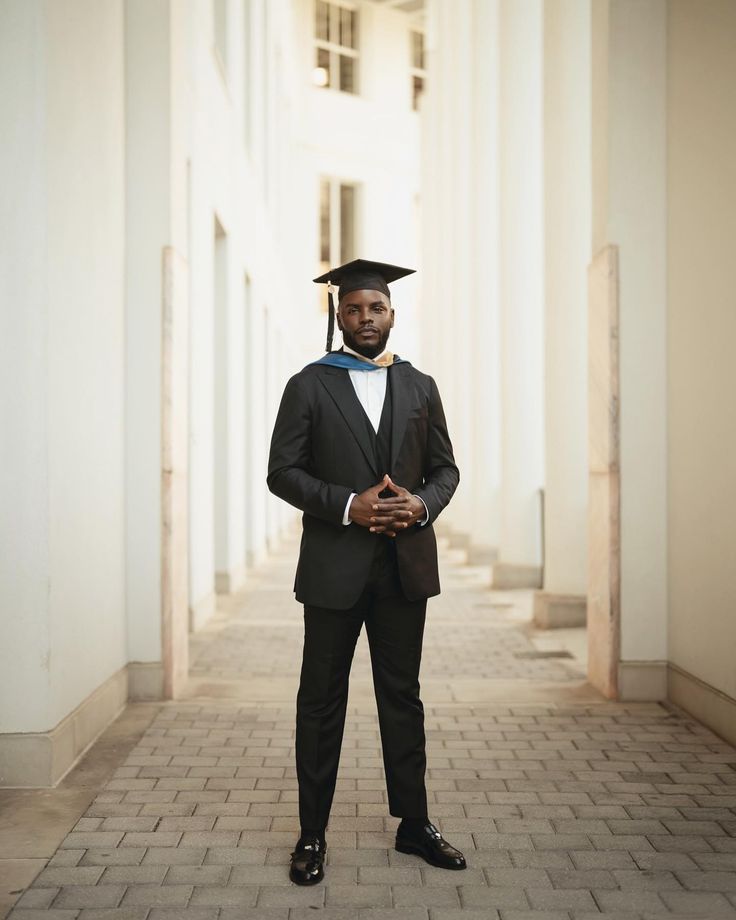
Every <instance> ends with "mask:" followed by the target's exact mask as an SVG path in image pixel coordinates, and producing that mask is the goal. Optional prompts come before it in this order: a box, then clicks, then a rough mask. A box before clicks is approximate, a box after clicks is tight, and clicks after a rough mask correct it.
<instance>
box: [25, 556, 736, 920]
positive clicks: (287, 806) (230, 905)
mask: <svg viewBox="0 0 736 920" xmlns="http://www.w3.org/2000/svg"><path fill="white" fill-rule="evenodd" d="M293 550H294V548H293V546H289V547H288V548H287V549H286V550H285V551H284V552H283V553H281V554H279V555H278V556H277V557H276V558H275V559H273V560H271V561H270V562H269V563H268V564H267V565H266V566H264V567H263V569H262V570H261V571H260V573H259V576H258V578H257V579H254V580H253V582H252V583H251V585H250V586H249V588H248V590H247V591H245V592H243V593H242V594H241V595H239V596H238V597H237V598H234V599H232V600H231V601H229V602H228V603H227V605H225V607H224V608H223V610H222V612H221V613H220V614H219V615H218V616H217V618H216V619H215V620H214V621H213V622H212V623H211V624H210V625H209V626H208V627H207V629H206V630H204V631H203V632H202V633H201V634H200V635H199V636H198V637H197V638H196V640H195V641H194V642H193V647H192V653H193V667H192V683H191V688H190V693H189V698H188V699H186V700H184V701H181V702H176V703H172V704H167V705H164V706H162V707H161V709H160V711H159V714H158V716H157V718H156V719H155V721H154V722H153V724H152V725H151V727H150V728H149V729H148V731H146V732H145V734H144V736H143V737H142V739H141V740H140V742H139V744H138V745H137V746H136V747H135V748H134V749H133V751H132V753H131V754H130V755H129V756H128V757H127V759H126V760H125V762H124V763H123V764H122V765H121V766H120V767H119V769H118V770H117V772H116V773H115V776H114V778H113V779H112V780H111V781H109V782H108V783H107V785H106V787H105V788H104V790H103V791H101V792H100V794H99V795H98V796H97V797H96V799H95V801H94V802H93V803H92V805H91V807H90V808H89V809H88V810H87V812H86V814H85V815H84V817H83V818H82V819H81V820H80V821H79V823H78V824H77V826H76V827H75V828H74V829H73V831H72V832H71V833H70V834H69V835H68V836H67V837H66V839H65V840H64V841H63V843H62V846H61V847H60V849H59V850H58V851H57V852H56V854H55V855H54V856H53V858H52V859H51V860H50V862H49V864H48V867H47V868H46V869H44V870H43V871H42V872H41V874H40V875H39V876H38V878H37V879H36V880H35V882H34V883H33V885H32V887H31V888H29V889H28V890H27V891H26V892H25V893H24V894H23V896H22V897H21V899H20V901H19V902H18V904H17V906H16V908H15V910H14V911H13V912H12V914H11V918H12V920H36V918H39V920H41V918H42V920H57V918H59V920H61V918H65V920H66V918H80V920H102V918H107V920H113V918H115V920H168V918H170V920H174V918H182V920H216V918H217V920H236V918H237V920H249V918H258V920H269V918H273V920H287V918H288V920H306V918H314V917H317V918H321V920H353V918H356V917H358V918H361V920H389V918H392V920H481V918H482V920H493V918H502V920H524V918H537V920H539V918H545V920H562V918H565V920H571V918H574V920H583V918H601V917H603V918H606V917H607V918H611V920H613V918H617V920H635V918H639V920H644V918H661V917H664V916H678V917H681V918H682V917H686V918H703V920H711V918H720V917H733V918H736V751H735V750H734V749H733V748H731V747H729V746H728V745H726V744H724V743H723V742H722V741H720V740H719V739H718V738H717V737H716V736H714V735H713V734H712V733H710V732H709V731H707V730H706V729H704V728H703V727H701V726H700V725H698V724H697V723H696V722H694V721H693V720H691V719H689V718H687V717H684V716H683V715H682V714H678V713H676V712H674V711H672V710H669V709H667V708H665V707H663V706H659V705H650V704H638V705H615V704H611V703H605V702H602V701H601V700H599V698H598V697H597V696H596V695H595V694H594V693H593V692H592V691H590V689H589V688H587V687H586V686H585V684H584V681H583V679H582V674H581V670H580V665H579V663H578V662H576V661H575V660H574V659H568V660H566V659H564V658H559V659H558V658H542V659H538V658H535V657H533V656H534V654H535V649H536V648H537V647H538V644H539V643H535V641H534V639H533V637H532V636H530V635H529V632H528V629H527V628H525V625H524V624H525V621H526V619H527V613H528V600H529V599H528V596H527V595H524V594H517V595H512V594H498V593H495V592H494V593H491V592H489V591H488V590H487V589H486V588H485V586H484V582H485V575H484V573H483V572H482V570H480V569H470V568H468V567H463V566H462V565H461V564H460V560H459V559H458V558H456V557H453V556H452V555H451V554H445V556H444V560H443V570H444V593H443V595H442V597H441V598H437V599H435V600H434V601H432V602H431V606H430V612H429V615H428V624H427V630H426V642H425V655H424V659H423V671H422V688H423V691H422V695H423V698H424V702H425V712H426V727H427V739H428V791H429V798H430V803H431V804H430V814H431V816H432V818H433V819H434V820H435V822H436V823H437V825H438V826H439V827H440V828H441V830H442V831H443V833H444V834H445V836H446V837H447V838H448V839H449V840H450V841H451V842H452V843H453V844H455V845H456V846H458V847H460V848H461V849H463V850H464V852H465V854H466V857H467V859H468V863H469V868H468V869H467V870H466V871H464V872H445V871H442V870H439V869H433V868H431V867H429V866H427V865H426V864H425V863H423V862H422V861H421V860H419V859H417V858H416V857H412V856H408V855H403V854H400V853H397V852H395V851H394V850H393V848H392V843H393V837H394V829H395V827H396V824H397V819H395V818H391V817H389V816H388V814H387V806H386V795H385V787H384V779H383V771H382V765H381V758H380V741H379V735H378V727H377V719H376V714H375V705H374V703H373V700H372V695H371V685H370V677H369V664H368V659H367V649H366V643H365V639H364V637H361V642H360V646H359V650H358V653H357V655H356V661H355V665H354V670H353V674H354V678H353V681H352V684H351V700H350V708H349V714H348V724H347V729H346V733H345V742H344V749H343V758H342V760H341V766H340V775H339V779H338V788H337V792H336V796H335V805H334V808H333V813H332V818H331V822H330V826H329V828H328V848H329V852H328V865H327V877H326V879H325V883H324V884H321V885H319V886H316V887H313V888H306V889H304V888H299V887H297V886H294V885H292V884H291V883H290V882H289V880H288V876H287V865H288V854H289V852H290V850H291V848H292V846H293V844H294V842H295V840H296V835H297V831H298V817H297V788H296V779H295V772H294V765H293V743H294V742H293V732H294V703H293V695H294V692H295V688H296V679H297V675H298V669H299V663H300V662H299V652H300V641H301V635H302V620H301V610H300V608H299V607H298V606H297V605H296V604H295V603H294V601H293V600H292V599H291V595H290V592H289V588H290V585H291V580H292V571H293Z"/></svg>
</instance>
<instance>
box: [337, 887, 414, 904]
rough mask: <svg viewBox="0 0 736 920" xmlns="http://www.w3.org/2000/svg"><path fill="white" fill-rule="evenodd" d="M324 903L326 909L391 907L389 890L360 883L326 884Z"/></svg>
mask: <svg viewBox="0 0 736 920" xmlns="http://www.w3.org/2000/svg"><path fill="white" fill-rule="evenodd" d="M420 890H421V889H420ZM325 903H326V905H327V907H351V908H361V907H391V888H389V886H388V885H372V884H362V883H361V884H355V885H339V884H338V885H335V884H328V885H326V886H325Z"/></svg>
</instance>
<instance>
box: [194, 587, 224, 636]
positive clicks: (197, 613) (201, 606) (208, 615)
mask: <svg viewBox="0 0 736 920" xmlns="http://www.w3.org/2000/svg"><path fill="white" fill-rule="evenodd" d="M216 609H217V594H215V592H214V591H211V592H210V593H209V594H206V595H205V596H204V597H200V599H199V600H198V601H196V603H194V604H192V606H191V607H190V608H189V629H190V631H191V632H197V631H198V630H200V629H202V627H203V626H206V625H207V623H208V622H209V621H210V620H211V619H212V617H213V616H214V615H215V610H216Z"/></svg>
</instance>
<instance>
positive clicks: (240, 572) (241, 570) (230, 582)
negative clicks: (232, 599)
mask: <svg viewBox="0 0 736 920" xmlns="http://www.w3.org/2000/svg"><path fill="white" fill-rule="evenodd" d="M246 575H247V567H246V565H245V563H243V564H242V565H239V566H236V567H235V568H234V569H231V570H230V571H229V572H215V593H216V594H234V593H235V592H236V591H239V590H240V589H241V588H242V587H243V585H244V584H245V579H246Z"/></svg>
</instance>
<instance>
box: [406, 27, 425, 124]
mask: <svg viewBox="0 0 736 920" xmlns="http://www.w3.org/2000/svg"><path fill="white" fill-rule="evenodd" d="M409 37H410V40H411V107H412V108H413V109H414V111H415V112H417V111H418V110H419V100H420V98H421V95H422V93H423V92H424V81H425V79H426V76H427V69H426V65H425V60H424V33H423V32H414V31H412V32H410V33H409Z"/></svg>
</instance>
